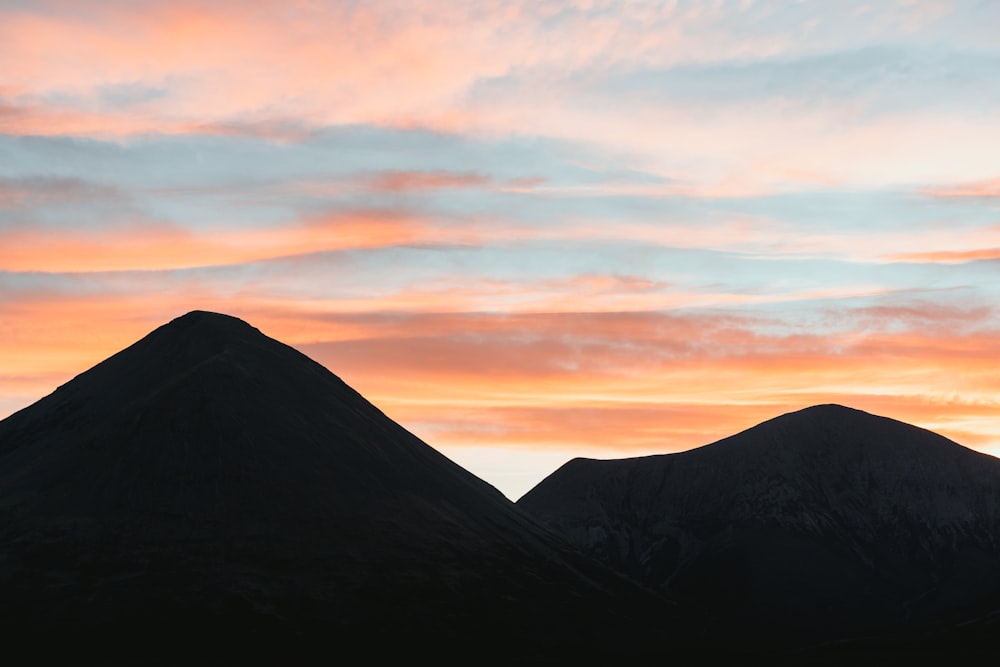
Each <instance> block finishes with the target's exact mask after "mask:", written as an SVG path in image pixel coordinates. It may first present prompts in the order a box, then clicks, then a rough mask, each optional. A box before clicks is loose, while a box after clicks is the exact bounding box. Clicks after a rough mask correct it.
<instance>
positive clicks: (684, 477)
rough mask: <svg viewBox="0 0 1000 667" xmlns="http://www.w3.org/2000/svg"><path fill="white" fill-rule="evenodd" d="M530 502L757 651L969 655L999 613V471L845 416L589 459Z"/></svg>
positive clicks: (914, 435) (981, 460)
mask: <svg viewBox="0 0 1000 667" xmlns="http://www.w3.org/2000/svg"><path fill="white" fill-rule="evenodd" d="M518 506H519V507H521V508H522V509H524V510H525V511H527V512H528V513H530V514H532V515H533V516H535V517H536V518H538V519H539V520H540V521H541V522H543V523H545V524H546V525H548V526H549V527H551V528H553V529H554V530H557V531H558V532H560V533H561V534H563V535H564V536H565V537H566V538H567V539H568V540H570V541H571V542H572V543H574V544H576V545H577V546H578V547H579V548H581V549H582V550H584V551H586V552H587V553H589V554H591V555H593V556H594V557H595V558H597V559H599V560H601V561H602V562H604V563H606V564H608V565H610V566H612V567H614V568H616V569H618V570H619V571H621V572H623V573H626V574H627V575H628V576H630V577H632V578H634V579H635V580H636V581H639V582H642V583H643V584H645V585H647V586H649V587H651V588H655V589H657V590H659V591H661V592H663V593H665V594H667V595H669V596H671V597H673V598H675V599H677V600H679V601H680V602H682V603H688V604H690V605H692V606H696V607H698V608H700V609H702V610H703V611H704V612H706V613H707V614H709V615H710V616H711V617H712V618H713V619H714V620H713V623H714V626H713V627H714V630H712V635H713V636H715V637H725V638H726V639H727V641H731V642H734V643H736V642H738V643H741V644H743V645H746V646H750V647H754V649H755V650H757V649H760V650H764V649H767V650H771V649H775V650H778V649H780V650H788V651H793V650H803V651H804V650H811V649H810V647H812V649H815V648H816V647H820V646H827V647H829V646H832V645H834V644H833V643H834V642H839V643H840V645H845V646H851V645H853V646H861V645H864V646H868V647H869V648H871V647H873V646H876V647H877V646H882V648H883V649H884V650H886V651H888V652H891V651H893V650H897V649H899V650H902V649H901V647H904V646H916V645H919V644H920V643H921V642H924V643H925V644H926V645H928V646H929V645H930V644H931V643H932V642H934V641H938V640H940V641H941V642H943V645H948V646H954V645H956V644H957V643H961V641H962V640H961V637H964V636H966V635H963V634H962V633H966V634H968V635H975V634H976V632H979V634H978V635H976V636H977V637H978V638H979V640H983V639H984V638H985V637H989V636H992V635H991V634H989V633H987V632H985V631H979V630H977V631H971V630H968V628H970V627H977V624H979V625H982V624H986V625H982V627H987V626H989V627H993V628H995V622H994V621H993V620H992V618H993V617H992V616H990V615H989V614H991V613H993V612H994V611H995V610H998V609H1000V604H998V601H1000V595H998V592H1000V460H998V459H996V458H993V457H991V456H987V455H985V454H980V453H976V452H973V451H971V450H969V449H966V448H964V447H962V446H960V445H958V444H956V443H954V442H952V441H950V440H948V439H946V438H944V437H942V436H940V435H936V434H934V433H932V432H930V431H927V430H924V429H920V428H917V427H914V426H910V425H907V424H904V423H901V422H898V421H895V420H892V419H888V418H884V417H878V416H874V415H871V414H868V413H865V412H862V411H859V410H853V409H850V408H846V407H842V406H837V405H820V406H815V407H811V408H807V409H804V410H801V411H798V412H793V413H790V414H786V415H783V416H780V417H777V418H775V419H772V420H770V421H767V422H764V423H762V424H760V425H758V426H755V427H753V428H750V429H748V430H746V431H743V432H742V433H739V434H737V435H734V436H731V437H729V438H726V439H724V440H721V441H719V442H716V443H714V444H710V445H707V446H704V447H701V448H698V449H694V450H691V451H687V452H682V453H677V454H666V455H659V456H648V457H641V458H631V459H622V460H609V461H597V460H588V459H574V460H572V461H570V462H568V463H566V464H565V465H564V466H563V467H562V468H560V469H559V470H557V471H556V472H554V473H553V474H552V475H550V476H549V477H548V478H546V479H545V480H543V481H542V482H541V483H540V484H538V486H536V487H535V488H534V489H532V490H531V491H530V492H529V493H528V494H526V495H525V496H524V497H523V498H521V499H520V500H519V501H518ZM990 624H993V625H990ZM962 628H965V629H964V630H963V629H962ZM989 642H990V644H991V645H992V643H993V640H992V639H990V640H989ZM866 650H867V649H866ZM993 651H994V654H995V652H996V649H995V648H994V649H993Z"/></svg>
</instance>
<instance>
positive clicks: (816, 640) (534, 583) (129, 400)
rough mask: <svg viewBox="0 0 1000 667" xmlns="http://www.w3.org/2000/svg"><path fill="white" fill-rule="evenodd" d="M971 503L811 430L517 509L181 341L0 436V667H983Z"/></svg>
mask: <svg viewBox="0 0 1000 667" xmlns="http://www.w3.org/2000/svg"><path fill="white" fill-rule="evenodd" d="M998 503H1000V462H998V461H997V460H995V459H993V458H991V457H987V456H984V455H981V454H976V453H974V452H971V451H969V450H967V449H965V448H963V447H961V446H959V445H957V444H955V443H953V442H950V441H948V440H946V439H944V438H941V437H940V436H937V435H934V434H933V433H930V432H928V431H924V430H921V429H917V428H914V427H911V426H907V425H905V424H901V423H899V422H895V421H892V420H888V419H884V418H880V417H874V416H872V415H868V414H865V413H862V412H858V411H855V410H850V409H847V408H842V407H838V406H818V407H815V408H810V409H808V410H803V411H801V412H797V413H793V414H790V415H785V416H783V417H779V418H777V419H775V420H772V421H770V422H766V423H764V424H762V425H760V426H757V427H755V428H753V429H750V430H748V431H746V432H744V433H741V434H739V435H736V436H733V437H732V438H728V439H726V440H723V441H720V442H718V443H715V444H713V445H709V446H707V447H703V448H701V449H698V450H694V451H691V452H685V453H683V454H673V455H665V456H659V457H646V458H641V459H627V460H621V461H587V460H583V459H577V460H574V461H571V462H570V463H568V464H566V465H565V466H564V467H563V468H561V469H560V470H558V471H557V472H555V473H554V474H553V475H552V476H550V477H549V478H548V479H546V480H545V481H543V482H542V483H541V484H539V485H538V487H536V488H535V489H534V490H532V491H531V492H530V493H529V494H527V495H526V496H525V497H524V498H523V499H522V500H521V501H520V502H519V503H518V505H519V506H515V505H514V504H513V503H511V502H509V501H508V500H507V499H506V498H504V497H503V495H502V494H500V493H499V492H498V491H496V490H495V489H494V488H493V487H491V486H489V485H488V484H486V483H485V482H483V481H481V480H479V479H478V478H476V477H475V476H473V475H472V474H470V473H469V472H467V471H465V470H464V469H462V468H461V467H459V466H457V465H456V464H454V463H453V462H451V461H450V460H448V459H447V458H445V457H444V456H442V455H441V454H439V453H438V452H436V451H435V450H433V449H432V448H431V447H429V446H427V445H426V444H424V443H423V442H421V441H420V440H419V439H417V438H416V437H415V436H413V435H412V434H410V433H409V432H408V431H406V430H405V429H403V428H402V427H401V426H399V425H398V424H396V423H395V422H393V421H392V420H390V419H389V418H388V417H386V416H385V415H384V414H382V413H381V412H380V411H379V410H378V409H376V408H375V407H374V406H372V405H371V404H370V403H368V402H367V401H366V400H365V399H364V398H362V397H361V396H360V395H358V394H357V393H356V392H355V391H353V390H352V389H351V388H350V387H348V386H347V385H346V384H344V383H343V382H342V381H341V380H340V379H338V378H337V377H336V376H334V375H333V374H331V373H330V372H329V371H328V370H326V369H325V368H323V367H322V366H320V365H319V364H317V363H315V362H313V361H312V360H310V359H308V358H307V357H305V356H304V355H302V354H301V353H299V352H297V351H296V350H294V349H292V348H290V347H288V346H286V345H283V344H282V343H279V342H277V341H275V340H272V339H270V338H268V337H267V336H265V335H263V334H262V333H260V332H259V331H257V330H256V329H254V328H253V327H251V326H250V325H248V324H246V323H245V322H242V321H240V320H238V319H236V318H232V317H228V316H225V315H219V314H214V313H205V312H192V313H189V314H187V315H184V316H183V317H180V318H178V319H176V320H173V321H172V322H170V323H168V324H166V325H164V326H162V327H160V328H159V329H157V330H155V331H153V332H152V333H151V334H149V335H148V336H146V337H145V338H143V339H142V340H140V341H139V342H137V343H135V344H134V345H132V346H130V347H129V348H127V349H125V350H123V351H121V352H120V353H118V354H116V355H114V356H113V357H111V358H109V359H107V360H106V361H104V362H102V363H101V364H98V365H97V366H95V367H94V368H92V369H90V370H89V371H87V372H85V373H83V374H81V375H80V376H78V377H76V378H75V379H73V380H72V381H71V382H69V383H67V384H66V385H64V386H62V387H60V388H59V389H58V390H56V391H55V392H54V393H53V394H51V395H50V396H47V397H45V398H43V399H42V400H40V401H38V402H37V403H35V404H34V405H32V406H30V407H28V408H26V409H24V410H22V411H21V412H18V413H16V414H14V415H12V416H10V417H9V418H7V419H6V420H4V421H2V422H0V517H2V522H0V633H2V636H0V640H2V641H3V643H4V645H5V647H6V648H7V650H8V651H10V652H13V651H15V650H23V649H29V650H32V651H34V652H35V656H36V657H37V658H38V659H39V660H43V661H44V660H48V659H58V660H59V661H61V662H83V663H87V662H100V663H104V662H130V663H139V664H148V663H155V662H172V663H178V664H192V663H198V662H213V663H218V662H222V663H226V662H233V663H241V664H242V663H249V662H259V663H264V664H289V663H300V662H310V663H311V662H316V663H323V664H327V663H329V662H332V661H335V660H337V659H343V658H345V657H349V656H355V655H361V656H362V657H363V658H364V659H373V658H375V659H379V658H381V659H386V658H387V657H394V656H400V655H404V656H407V657H408V658H410V659H417V658H420V659H423V658H430V659H435V660H437V661H439V662H440V661H447V662H452V663H456V662H462V663H468V662H478V661H480V660H482V659H484V658H487V659H490V660H497V659H500V660H505V661H513V660H517V661H520V662H525V661H528V662H532V661H534V662H560V663H562V662H582V664H590V663H593V662H611V661H628V662H629V664H645V663H651V664H663V663H664V662H670V661H677V660H680V661H688V662H689V661H692V660H699V661H702V660H708V659H712V660H720V659H722V660H724V661H725V660H727V659H731V660H732V661H736V662H741V661H746V660H748V659H752V658H754V657H761V658H762V659H766V660H768V661H772V660H775V659H778V658H783V657H787V658H790V659H792V660H793V661H798V660H802V659H809V660H813V661H815V660H829V661H839V660H841V659H844V660H846V659H848V658H849V659H850V660H851V661H857V660H858V659H861V658H864V657H873V656H874V657H876V658H879V657H884V656H885V654H887V653H892V654H895V655H902V654H908V653H910V652H916V653H922V652H926V651H927V650H930V649H940V650H942V651H946V652H952V653H953V652H955V650H956V647H960V648H961V649H963V650H965V651H966V652H972V651H974V650H981V651H982V652H984V653H987V654H989V653H1000V652H998V651H996V650H995V649H993V641H992V632H993V630H994V623H993V620H992V618H993V617H992V614H993V613H994V612H995V611H996V610H998V609H1000V604H998V599H1000V595H998V593H997V591H998V589H1000V565H998V564H1000V548H998V543H997V542H998V540H997V536H998V535H1000V532H998V530H1000V511H998V507H1000V504H998ZM358 652H360V653H358ZM352 659H353V658H352Z"/></svg>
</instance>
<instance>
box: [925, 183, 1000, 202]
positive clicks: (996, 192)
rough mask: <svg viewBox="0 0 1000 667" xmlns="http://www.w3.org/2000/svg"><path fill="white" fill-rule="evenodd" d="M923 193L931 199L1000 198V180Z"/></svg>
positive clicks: (934, 189) (927, 190) (931, 189)
mask: <svg viewBox="0 0 1000 667" xmlns="http://www.w3.org/2000/svg"><path fill="white" fill-rule="evenodd" d="M923 193H924V194H926V195H928V196H930V197H944V198H974V199H980V198H982V199H992V198H995V197H1000V178H994V179H992V180H987V181H976V182H973V183H964V184H961V185H953V186H945V187H937V188H927V189H925V190H924V191H923Z"/></svg>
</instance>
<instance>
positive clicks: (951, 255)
mask: <svg viewBox="0 0 1000 667" xmlns="http://www.w3.org/2000/svg"><path fill="white" fill-rule="evenodd" d="M892 257H893V259H895V260H897V261H901V262H927V263H933V264H961V263H963V262H975V261H978V260H984V259H985V260H989V259H1000V248H981V249H977V250H938V251H928V252H912V253H905V254H901V255H892Z"/></svg>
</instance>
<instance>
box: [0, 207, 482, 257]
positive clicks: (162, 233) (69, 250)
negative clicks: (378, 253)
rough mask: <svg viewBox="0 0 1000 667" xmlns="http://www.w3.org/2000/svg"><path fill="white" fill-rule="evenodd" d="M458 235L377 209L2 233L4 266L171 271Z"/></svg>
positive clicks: (427, 222)
mask: <svg viewBox="0 0 1000 667" xmlns="http://www.w3.org/2000/svg"><path fill="white" fill-rule="evenodd" d="M451 236H458V237H461V235H451ZM451 236H449V232H448V230H447V228H446V227H443V226H442V225H440V224H437V223H434V222H431V221H427V220H422V219H420V218H417V217H414V216H412V215H408V214H406V213H402V212H395V211H373V210H358V211H346V212H338V213H333V214H329V215H325V216H322V217H317V218H313V219H309V220H306V221H302V222H296V223H292V224H289V225H288V226H285V227H270V228H264V229H252V228H251V229H246V228H229V229H225V228H223V229H218V230H211V231H203V232H195V231H192V230H189V229H185V228H182V227H178V226H176V225H169V224H162V223H155V222H143V223H137V224H134V225H131V226H128V227H125V228H122V227H121V226H118V227H114V228H109V229H105V230H78V229H69V230H63V229H59V230H54V229H53V230H39V229H14V230H12V231H8V232H0V269H2V270H7V271H46V272H89V271H124V270H166V269H179V268H189V267H197V266H211V265H221V264H240V263H246V262H255V261H261V260H266V259H273V258H276V257H287V256H291V255H305V254H310V253H316V252H323V251H331V250H350V249H360V248H377V247H385V246H392V245H405V244H415V243H434V242H440V241H441V240H442V239H443V238H451ZM473 238H474V237H473Z"/></svg>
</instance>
